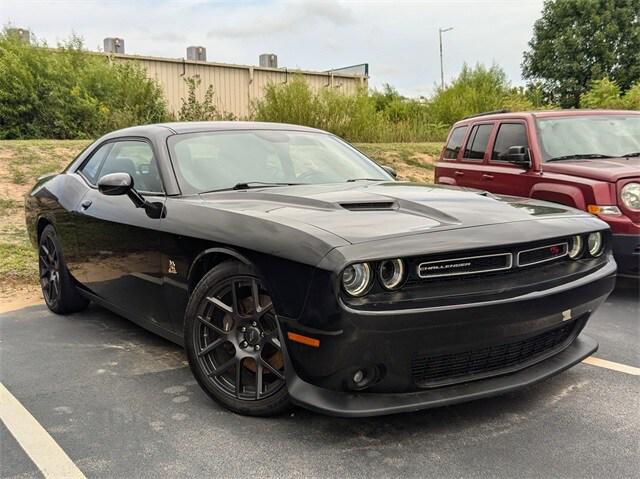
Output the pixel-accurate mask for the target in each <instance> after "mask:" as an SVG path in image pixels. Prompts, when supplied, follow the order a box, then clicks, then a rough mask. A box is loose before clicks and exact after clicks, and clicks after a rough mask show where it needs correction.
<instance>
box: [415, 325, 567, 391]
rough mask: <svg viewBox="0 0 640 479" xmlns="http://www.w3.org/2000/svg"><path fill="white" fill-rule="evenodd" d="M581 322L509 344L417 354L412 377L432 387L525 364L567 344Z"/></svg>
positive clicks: (416, 381)
mask: <svg viewBox="0 0 640 479" xmlns="http://www.w3.org/2000/svg"><path fill="white" fill-rule="evenodd" d="M578 322H579V321H576V320H574V321H571V322H570V323H567V324H565V325H563V326H562V327H559V328H556V329H552V330H550V331H546V332H544V333H541V334H538V335H536V336H532V337H529V338H526V339H522V340H520V341H515V342H511V343H507V344H498V345H496V346H490V347H485V348H479V349H473V350H470V351H462V352H457V353H449V354H439V355H433V356H429V355H425V354H417V355H416V356H414V358H413V361H412V362H411V374H412V377H413V381H414V382H415V384H416V385H417V386H418V387H423V388H429V387H436V386H444V385H448V384H454V383H459V382H466V381H471V380H475V379H481V378H483V377H487V376H494V375H498V374H502V373H507V372H510V371H511V370H514V369H519V367H525V366H527V365H529V364H531V363H533V362H535V360H541V359H543V357H545V356H546V355H547V354H549V353H551V352H554V350H558V351H559V350H560V349H561V348H562V347H563V346H565V345H566V344H567V343H568V342H569V341H570V340H571V339H572V338H573V336H574V332H575V331H576V329H577V326H576V325H577V323H578Z"/></svg>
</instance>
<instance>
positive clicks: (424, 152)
mask: <svg viewBox="0 0 640 479" xmlns="http://www.w3.org/2000/svg"><path fill="white" fill-rule="evenodd" d="M89 143H90V141H88V140H12V141H0V219H1V220H0V275H1V276H2V277H3V278H7V281H5V282H3V283H2V285H1V286H0V297H4V296H8V295H10V294H11V293H12V291H13V290H12V289H11V288H12V285H15V284H19V285H21V286H22V285H25V284H31V285H37V279H38V274H37V268H38V263H37V256H36V252H35V251H34V250H33V248H32V247H31V244H30V243H29V240H28V238H27V233H26V226H25V223H24V213H23V210H22V205H23V197H24V195H25V194H27V193H28V191H29V190H30V188H31V186H32V185H33V184H34V183H35V181H36V180H37V178H38V177H39V176H41V175H43V174H45V173H51V172H59V171H62V170H63V169H64V168H65V167H66V166H67V165H68V164H69V163H70V162H71V161H72V160H73V158H75V157H76V155H78V154H79V153H80V152H81V151H82V150H83V149H84V148H85V147H86V146H87V145H88V144H89ZM355 146H356V147H357V148H358V149H360V150H361V151H362V152H363V153H365V154H366V155H367V156H369V157H370V158H372V159H374V160H375V161H377V162H379V163H380V164H382V165H388V166H391V167H393V168H395V170H396V171H397V173H398V179H400V180H410V181H418V182H430V181H433V159H434V158H436V157H437V156H438V155H439V154H440V150H441V149H442V144H441V143H359V144H356V145H355Z"/></svg>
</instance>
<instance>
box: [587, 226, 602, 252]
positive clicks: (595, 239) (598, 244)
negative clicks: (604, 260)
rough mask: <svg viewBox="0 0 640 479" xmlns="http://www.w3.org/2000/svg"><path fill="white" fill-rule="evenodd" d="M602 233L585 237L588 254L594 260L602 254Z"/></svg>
mask: <svg viewBox="0 0 640 479" xmlns="http://www.w3.org/2000/svg"><path fill="white" fill-rule="evenodd" d="M602 246H603V243H602V233H600V232H597V233H591V234H589V236H588V237H587V249H588V250H589V254H590V255H591V256H593V257H594V258H595V257H597V256H600V255H601V254H602V251H603V249H602Z"/></svg>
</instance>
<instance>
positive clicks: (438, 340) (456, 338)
mask: <svg viewBox="0 0 640 479" xmlns="http://www.w3.org/2000/svg"><path fill="white" fill-rule="evenodd" d="M615 273H616V264H615V262H614V261H613V259H609V260H608V261H607V262H606V263H605V264H604V265H603V266H602V267H601V268H599V269H597V270H596V271H594V272H593V273H591V274H589V275H587V276H584V277H581V278H579V279H577V280H575V281H572V282H570V283H566V284H562V285H559V286H556V287H553V288H550V289H547V290H544V291H534V292H531V293H528V294H524V295H521V296H517V297H513V298H507V299H500V300H494V301H486V302H481V303H468V304H463V305H455V306H442V307H433V308H423V309H419V310H405V311H369V312H363V311H356V310H352V309H350V308H348V307H346V306H345V305H343V306H342V307H341V308H340V311H339V312H337V313H335V314H338V315H339V318H340V319H339V320H338V319H336V318H335V317H333V318H331V320H330V321H329V322H330V323H331V324H334V325H339V326H340V327H339V328H332V329H331V330H328V331H322V330H319V329H318V330H313V329H311V328H309V327H308V326H302V325H301V324H300V323H299V322H298V321H287V320H286V319H284V318H281V319H283V321H281V326H282V329H283V333H284V336H285V337H287V332H289V331H291V332H298V333H300V334H306V335H309V336H315V337H318V338H319V339H320V347H319V348H311V347H308V346H304V345H301V344H297V343H294V342H291V341H286V346H287V347H286V348H285V362H286V371H287V373H286V375H287V385H288V388H289V394H290V396H291V398H292V400H293V401H294V402H295V403H297V404H299V405H302V406H304V407H307V408H309V409H312V410H316V411H320V412H324V413H327V414H332V415H339V416H368V415H383V414H392V413H397V412H405V411H415V410H418V409H424V408H429V407H436V406H441V405H445V404H453V403H458V402H462V401H467V400H473V399H477V398H480V397H486V396H491V395H495V394H501V393H504V392H507V391H511V390H514V389H518V388H520V387H524V386H527V385H529V384H532V383H535V382H537V381H540V380H542V379H544V378H546V377H549V376H552V375H554V374H557V373H559V372H561V371H563V370H565V369H567V368H569V367H571V366H573V365H574V364H576V363H578V362H580V361H581V360H582V359H584V358H585V357H587V356H589V355H590V354H592V353H593V352H594V351H595V350H596V349H597V344H596V342H595V341H593V340H592V339H590V338H587V337H586V336H579V337H577V338H576V335H577V334H578V333H579V332H580V330H581V328H582V327H583V326H584V324H585V323H586V321H587V319H588V317H589V316H590V315H591V313H592V312H593V311H594V310H595V309H596V308H597V307H598V306H599V305H600V304H601V303H602V302H603V301H604V300H605V299H606V297H607V296H608V295H609V293H610V292H611V291H612V290H613V287H614V285H615ZM325 304H326V303H325ZM318 309H319V306H318ZM325 310H327V309H326V308H325ZM329 311H330V309H329ZM329 315H330V314H329ZM568 318H571V319H572V320H573V321H574V322H575V323H576V328H575V335H573V336H571V337H570V338H569V340H568V341H567V342H566V343H563V344H562V345H561V347H558V348H557V349H554V350H553V351H552V352H553V354H552V355H541V356H539V357H538V358H537V360H536V361H531V362H524V363H523V364H522V365H521V368H517V367H516V368H509V369H508V370H507V369H504V370H498V371H493V372H492V373H491V374H489V375H480V376H474V377H472V378H463V379H464V381H462V382H461V381H459V382H458V383H457V384H451V385H442V386H440V387H429V388H428V389H426V388H424V389H423V388H421V387H418V386H417V383H416V380H415V377H414V376H412V360H413V359H414V358H415V355H416V352H420V351H428V352H429V353H431V352H433V353H434V354H443V353H444V354H446V353H448V352H456V351H463V352H464V351H467V350H469V351H471V350H478V349H482V348H485V347H487V346H489V347H491V346H493V345H500V344H501V343H508V342H513V341H514V340H518V339H520V338H525V337H533V336H535V335H539V334H541V333H544V332H546V331H550V330H554V329H555V328H558V327H560V326H562V325H563V324H567V323H565V321H566V320H567V319H568ZM371 365H374V366H375V367H376V368H378V370H380V371H383V374H382V375H381V376H382V377H381V378H380V379H379V380H378V381H377V382H375V383H374V384H372V385H370V386H369V387H367V389H366V390H363V391H358V390H355V389H357V388H354V385H353V383H350V378H352V376H353V373H354V371H356V370H357V369H361V368H368V367H369V366H371Z"/></svg>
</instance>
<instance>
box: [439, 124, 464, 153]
mask: <svg viewBox="0 0 640 479" xmlns="http://www.w3.org/2000/svg"><path fill="white" fill-rule="evenodd" d="M466 132H467V127H466V126H459V127H458V128H456V129H454V130H453V132H452V133H451V137H450V138H449V142H448V143H447V146H446V147H445V149H444V155H443V157H444V158H447V159H449V160H455V159H456V158H457V157H458V152H459V151H460V148H461V147H462V141H463V140H464V134H465V133H466Z"/></svg>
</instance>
